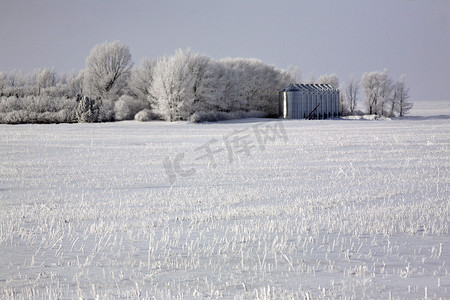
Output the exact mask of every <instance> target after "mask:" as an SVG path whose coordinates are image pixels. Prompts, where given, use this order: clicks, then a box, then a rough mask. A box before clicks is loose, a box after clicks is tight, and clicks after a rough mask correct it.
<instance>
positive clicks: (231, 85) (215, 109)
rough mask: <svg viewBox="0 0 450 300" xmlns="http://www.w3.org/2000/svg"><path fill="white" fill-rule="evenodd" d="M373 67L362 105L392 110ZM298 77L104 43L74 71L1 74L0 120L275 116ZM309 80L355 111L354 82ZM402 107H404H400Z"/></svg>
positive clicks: (257, 65) (231, 61)
mask: <svg viewBox="0 0 450 300" xmlns="http://www.w3.org/2000/svg"><path fill="white" fill-rule="evenodd" d="M372 73H373V74H372ZM372 73H366V74H364V76H363V78H362V81H361V85H362V86H363V87H364V91H365V92H366V98H367V99H368V102H367V103H368V104H369V103H370V105H367V110H368V111H370V113H381V114H384V113H385V112H386V114H390V115H392V114H393V113H394V111H398V109H397V107H399V103H400V102H399V100H397V99H398V95H397V94H398V83H395V84H394V83H393V82H392V80H391V81H386V80H384V81H383V80H378V79H379V77H380V76H378V75H377V74H378V73H380V72H378V73H377V72H372ZM381 73H383V72H381ZM385 73H386V71H385ZM385 73H383V74H385ZM386 74H387V73H386ZM380 78H385V77H382V76H381V77H380ZM300 80H301V79H300V72H299V71H298V68H292V67H291V68H289V69H288V70H279V69H277V68H275V67H274V66H271V65H267V64H265V63H263V62H262V61H260V60H257V59H248V58H225V59H221V60H213V59H211V58H210V57H207V56H205V55H201V54H198V53H195V52H193V51H192V50H190V49H187V50H177V51H176V52H175V54H174V55H171V56H166V57H162V58H160V59H144V60H143V61H142V62H141V64H140V65H139V66H137V67H134V64H133V61H132V58H131V54H130V50H129V48H128V47H127V46H126V45H123V44H122V43H120V42H119V41H114V42H105V43H103V44H100V45H97V46H95V47H94V48H93V49H92V50H91V52H90V54H89V56H88V57H87V59H86V68H85V69H84V70H81V71H78V72H77V71H73V72H71V73H68V74H58V73H57V72H56V71H55V69H54V68H53V69H47V68H45V69H40V70H36V71H34V72H32V73H30V74H23V73H22V72H20V71H12V72H9V73H0V123H9V124H19V123H61V122H66V123H70V122H109V121H119V120H130V119H137V120H140V121H149V120H153V119H163V120H167V121H178V120H191V121H194V122H201V121H217V120H223V119H234V118H245V117H265V116H276V115H277V108H278V91H279V90H280V89H282V88H284V87H286V86H287V85H288V84H290V83H292V82H300ZM377 80H378V81H377ZM312 81H313V82H314V83H328V84H331V85H332V86H334V87H338V88H341V91H344V92H343V93H341V94H342V95H343V96H342V101H341V104H342V106H341V107H342V108H341V110H342V111H343V112H344V113H356V112H357V110H356V105H357V97H358V90H359V82H358V81H354V80H352V81H351V84H349V85H348V86H347V87H342V86H339V80H338V78H337V76H336V75H335V74H332V75H328V74H326V75H323V76H321V77H319V78H318V79H317V80H315V79H312ZM366 82H370V85H369V84H366ZM373 82H377V83H373ZM381 82H383V83H381ZM399 82H400V81H399ZM402 82H403V83H404V81H402ZM380 86H383V89H382V88H381V87H380ZM387 86H389V88H388V87H387ZM366 87H367V88H366ZM394 87H395V88H394ZM404 87H405V90H404V91H406V94H404V96H405V97H404V98H405V99H407V96H408V95H407V89H406V86H404ZM375 89H376V90H377V91H376V92H375ZM396 93H397V94H396ZM344 94H345V96H344ZM394 98H395V99H396V100H395V101H394V100H392V99H394ZM389 99H391V100H392V101H391V102H392V103H391V102H389ZM388 104H389V105H388ZM380 109H381V110H380ZM406 111H407V107H406V110H403V114H404V113H405V112H406ZM400 115H402V113H400Z"/></svg>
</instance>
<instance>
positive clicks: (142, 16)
mask: <svg viewBox="0 0 450 300" xmlns="http://www.w3.org/2000/svg"><path fill="white" fill-rule="evenodd" d="M112 40H120V41H121V42H122V43H124V44H126V45H128V46H129V47H130V50H131V53H132V55H133V60H134V61H135V63H136V64H139V62H140V60H141V59H142V58H143V57H150V58H158V57H161V56H163V55H170V54H172V53H174V52H175V50H176V49H178V48H187V47H191V48H192V49H193V50H194V51H196V52H200V53H202V54H206V55H208V56H211V57H213V58H223V57H256V58H259V59H261V60H262V61H264V62H265V63H268V64H273V65H275V66H276V67H278V68H286V67H287V66H289V65H295V66H298V67H299V69H300V70H301V72H302V78H303V80H306V79H308V78H309V77H310V75H311V73H313V72H314V74H315V76H316V77H318V76H320V75H322V74H324V73H337V74H338V76H339V79H340V81H341V83H343V82H345V81H347V80H348V79H349V77H350V75H351V74H354V75H355V76H356V77H357V78H360V77H361V75H362V73H364V72H368V71H376V70H380V71H381V70H383V69H384V68H387V69H389V71H390V74H391V77H393V78H394V79H398V77H399V76H400V75H401V74H402V73H405V74H406V78H407V83H408V85H409V87H410V94H411V100H412V101H414V100H450V80H449V79H450V58H449V53H450V1H448V0H433V1H406V0H405V1H404V0H392V1H385V0H376V1H360V0H358V1H334V0H333V1H331V0H330V1H320V0H319V1H283V0H281V1H280V0H271V1H269V0H260V1H243V0H239V1H234V0H224V1H215V0H209V1H206V0H203V1H195V0H192V1H169V0H162V1H125V0H122V1H119V0H90V1H89V0H87V1H84V0H78V1H75V0H73V1H66V0H53V1H48V0H0V71H6V72H9V71H11V70H13V69H17V70H22V71H24V72H25V73H27V72H30V71H32V70H34V69H37V68H43V67H55V68H56V70H57V71H58V72H68V71H71V70H73V69H77V70H80V69H83V68H84V65H85V59H86V57H87V56H88V55H89V52H90V49H91V48H92V47H94V46H95V45H96V44H99V43H102V42H104V41H112ZM361 98H362V95H361Z"/></svg>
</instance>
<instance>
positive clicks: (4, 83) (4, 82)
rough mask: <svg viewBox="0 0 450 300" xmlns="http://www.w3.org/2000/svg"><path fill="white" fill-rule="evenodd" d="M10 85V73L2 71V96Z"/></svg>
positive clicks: (0, 88) (0, 80)
mask: <svg viewBox="0 0 450 300" xmlns="http://www.w3.org/2000/svg"><path fill="white" fill-rule="evenodd" d="M7 86H8V75H7V74H6V73H3V72H0V97H1V96H4V95H5V92H6V88H7Z"/></svg>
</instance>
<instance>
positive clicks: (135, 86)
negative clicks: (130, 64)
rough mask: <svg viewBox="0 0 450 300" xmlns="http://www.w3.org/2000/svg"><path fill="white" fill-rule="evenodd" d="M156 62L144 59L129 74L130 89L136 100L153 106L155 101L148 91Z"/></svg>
mask: <svg viewBox="0 0 450 300" xmlns="http://www.w3.org/2000/svg"><path fill="white" fill-rule="evenodd" d="M156 63H157V60H154V59H149V58H144V59H143V60H142V62H141V64H140V66H139V67H138V68H136V69H134V70H132V72H131V78H130V89H131V91H132V92H133V93H134V94H135V95H136V97H137V98H138V99H142V100H147V101H149V102H150V103H151V104H155V101H156V99H154V97H153V96H152V94H151V92H150V90H151V85H152V81H153V71H154V69H155V66H156Z"/></svg>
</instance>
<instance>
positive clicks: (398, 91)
mask: <svg viewBox="0 0 450 300" xmlns="http://www.w3.org/2000/svg"><path fill="white" fill-rule="evenodd" d="M393 90H394V96H393V98H394V103H395V104H396V106H397V111H398V114H399V117H403V116H405V115H406V114H408V113H409V111H410V110H411V108H413V103H411V102H409V101H408V99H409V88H408V87H407V86H406V76H405V75H402V76H400V79H399V80H398V81H397V82H396V83H395V84H394V89H393Z"/></svg>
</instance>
